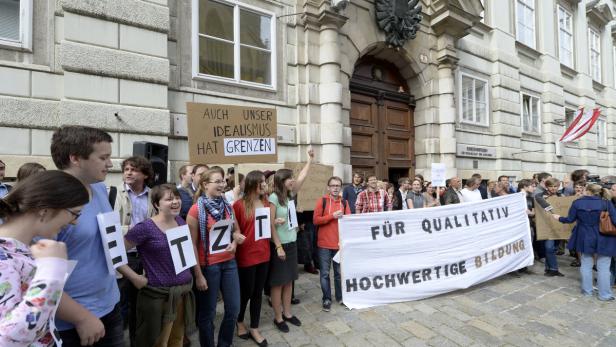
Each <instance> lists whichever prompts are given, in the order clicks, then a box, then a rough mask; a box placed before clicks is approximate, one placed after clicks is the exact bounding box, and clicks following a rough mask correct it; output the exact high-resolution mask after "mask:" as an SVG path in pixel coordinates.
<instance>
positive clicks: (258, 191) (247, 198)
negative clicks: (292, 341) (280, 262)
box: [233, 171, 280, 347]
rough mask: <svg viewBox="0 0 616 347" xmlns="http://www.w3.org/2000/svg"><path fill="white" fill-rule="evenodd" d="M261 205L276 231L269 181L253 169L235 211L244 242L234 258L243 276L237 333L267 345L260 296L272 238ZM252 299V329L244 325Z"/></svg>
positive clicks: (261, 173)
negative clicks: (267, 233)
mask: <svg viewBox="0 0 616 347" xmlns="http://www.w3.org/2000/svg"><path fill="white" fill-rule="evenodd" d="M258 208H269V213H270V218H269V228H270V232H271V231H273V230H274V228H275V226H274V219H273V218H272V217H273V216H275V215H276V210H275V208H274V205H272V204H270V202H269V201H268V200H267V183H266V181H265V175H264V174H263V172H261V171H251V172H249V173H248V175H247V176H246V178H245V180H244V196H243V197H242V198H241V199H239V200H237V201H236V202H235V203H234V204H233V211H234V213H235V216H236V218H237V222H238V224H239V226H240V231H241V233H242V235H244V236H245V239H244V242H243V243H242V245H241V246H238V248H237V252H236V254H235V258H236V260H237V266H238V273H239V277H240V313H239V316H238V317H237V335H238V336H239V337H240V338H242V339H248V338H251V339H252V340H254V341H255V342H256V343H257V345H259V346H261V347H263V346H267V339H265V338H264V337H263V336H261V333H260V332H259V319H260V315H261V297H262V296H263V287H264V286H265V281H266V280H267V272H268V270H269V260H270V238H269V237H267V238H265V237H263V236H264V234H263V228H265V227H266V226H265V225H264V223H266V222H265V221H264V220H262V219H260V220H259V221H257V220H256V219H255V218H256V216H257V209H258ZM271 236H272V238H273V239H274V243H275V244H278V245H279V244H280V240H278V234H276V233H271ZM248 301H250V328H248V329H247V328H246V325H245V324H244V313H245V312H246V305H247V304H248Z"/></svg>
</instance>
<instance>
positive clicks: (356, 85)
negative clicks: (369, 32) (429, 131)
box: [349, 55, 415, 182]
mask: <svg viewBox="0 0 616 347" xmlns="http://www.w3.org/2000/svg"><path fill="white" fill-rule="evenodd" d="M349 89H350V92H351V110H350V113H349V123H350V126H351V130H352V144H351V165H352V167H353V171H355V172H362V173H364V174H365V175H369V174H376V175H377V177H379V179H384V178H387V179H389V180H390V181H392V182H396V181H397V180H398V178H400V177H405V176H412V175H413V174H414V168H415V151H414V147H415V146H414V142H415V131H414V122H413V110H414V106H415V103H414V98H413V96H412V95H411V93H410V92H409V90H408V84H407V82H406V81H405V79H404V78H403V77H402V75H401V74H400V72H399V70H398V68H397V67H396V66H395V65H394V64H392V63H390V62H387V61H385V60H381V59H378V58H376V57H374V56H371V55H367V56H364V57H362V58H360V59H359V60H358V61H357V63H356V64H355V69H354V72H353V75H352V78H351V81H350V83H349Z"/></svg>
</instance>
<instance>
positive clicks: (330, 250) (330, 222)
mask: <svg viewBox="0 0 616 347" xmlns="http://www.w3.org/2000/svg"><path fill="white" fill-rule="evenodd" d="M341 188H342V179H341V178H340V177H336V176H333V177H330V179H329V180H328V181H327V191H328V194H327V195H325V196H323V197H322V198H321V199H319V200H317V202H316V205H315V208H314V217H313V222H314V225H316V226H317V227H318V228H319V232H318V238H317V247H318V255H319V269H320V270H321V291H322V292H323V299H322V304H323V311H325V312H329V310H330V309H331V306H332V289H331V284H330V280H329V270H330V267H331V266H332V258H333V257H334V255H336V253H337V252H338V249H339V247H338V242H339V239H338V219H340V218H341V217H342V216H343V215H345V214H350V213H351V209H350V207H349V204H348V202H347V201H346V200H344V199H342V198H340V189H341ZM333 268H334V290H335V295H336V301H337V302H338V303H340V304H342V286H341V283H340V264H338V263H336V262H333Z"/></svg>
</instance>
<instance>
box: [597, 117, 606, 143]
mask: <svg viewBox="0 0 616 347" xmlns="http://www.w3.org/2000/svg"><path fill="white" fill-rule="evenodd" d="M597 146H599V147H607V122H606V121H605V118H599V119H597Z"/></svg>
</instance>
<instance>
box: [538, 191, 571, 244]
mask: <svg viewBox="0 0 616 347" xmlns="http://www.w3.org/2000/svg"><path fill="white" fill-rule="evenodd" d="M577 198H578V197H577V196H550V197H548V198H547V199H546V200H545V201H547V202H548V203H549V204H550V205H551V206H552V213H553V214H557V215H560V216H567V215H568V214H569V208H571V204H573V201H575V200H576V199H577ZM535 225H536V228H537V230H536V232H537V240H568V239H569V237H571V231H573V227H574V226H575V223H573V224H564V223H561V222H559V221H557V220H555V219H554V218H553V217H552V214H551V213H549V212H546V211H545V210H544V209H543V208H542V207H541V206H539V204H538V203H537V202H535Z"/></svg>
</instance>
